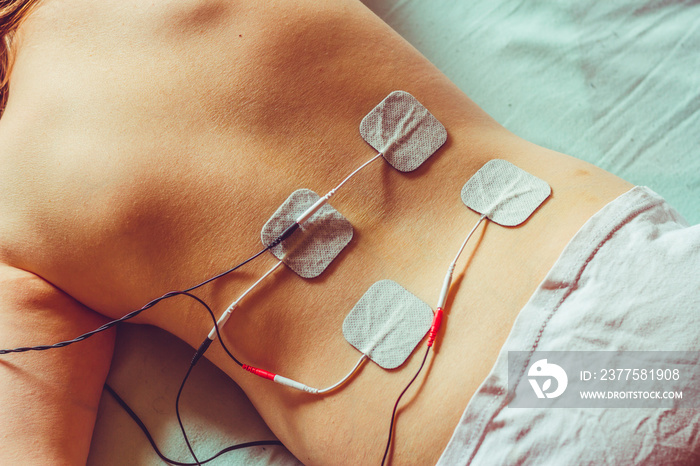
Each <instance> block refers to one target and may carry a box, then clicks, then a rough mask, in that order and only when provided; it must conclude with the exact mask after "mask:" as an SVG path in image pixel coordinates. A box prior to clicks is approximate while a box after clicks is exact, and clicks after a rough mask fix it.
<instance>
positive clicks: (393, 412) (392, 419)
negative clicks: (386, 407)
mask: <svg viewBox="0 0 700 466" xmlns="http://www.w3.org/2000/svg"><path fill="white" fill-rule="evenodd" d="M429 352H430V346H428V348H427V349H426V350H425V356H423V362H421V363H420V367H419V368H418V372H416V375H414V376H413V378H412V379H411V381H410V382H408V385H406V388H404V389H403V391H402V392H401V394H400V395H399V398H398V399H397V400H396V403H394V410H393V411H392V412H391V423H390V424H389V438H388V439H387V440H386V448H385V449H384V456H383V457H382V466H384V463H385V462H386V457H387V455H388V454H389V447H390V446H391V437H392V434H393V433H394V419H395V418H396V410H397V408H398V407H399V402H400V401H401V398H402V397H403V395H404V393H406V392H407V391H408V389H409V388H410V387H411V385H412V384H413V382H414V381H415V380H416V379H417V378H418V374H420V372H421V371H422V370H423V366H424V365H425V361H426V359H428V353H429Z"/></svg>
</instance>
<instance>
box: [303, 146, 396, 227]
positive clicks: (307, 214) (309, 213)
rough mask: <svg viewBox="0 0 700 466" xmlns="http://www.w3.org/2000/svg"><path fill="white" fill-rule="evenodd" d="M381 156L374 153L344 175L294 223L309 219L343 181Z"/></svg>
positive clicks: (345, 181) (346, 180)
mask: <svg viewBox="0 0 700 466" xmlns="http://www.w3.org/2000/svg"><path fill="white" fill-rule="evenodd" d="M381 156H382V153H381V152H379V153H378V154H377V155H375V156H374V157H372V158H371V159H369V160H368V161H366V162H365V163H363V164H362V165H360V166H359V167H358V168H356V169H355V171H353V172H352V173H350V174H349V175H348V176H346V177H345V179H344V180H343V181H341V182H340V183H339V184H338V186H336V187H335V188H333V189H331V190H330V191H328V193H327V194H326V195H325V196H323V197H321V198H320V199H319V200H318V201H316V202H315V203H314V204H313V205H311V207H309V208H308V209H306V211H305V212H304V213H303V214H301V215H300V216H299V217H298V218H297V219H296V221H295V223H297V224H299V225H301V224H302V223H304V222H305V221H307V220H308V219H309V217H311V216H312V215H313V214H315V213H316V212H317V211H318V209H320V208H321V207H323V205H324V204H325V203H326V202H328V200H329V199H330V198H331V197H332V196H333V195H334V194H335V192H336V191H337V190H338V189H340V187H341V186H343V185H344V184H345V183H347V182H348V180H349V179H350V178H352V177H353V176H355V175H356V174H357V173H358V172H359V171H360V170H362V169H363V168H365V167H366V166H367V165H369V164H370V163H372V162H374V161H375V160H377V159H378V158H379V157H381Z"/></svg>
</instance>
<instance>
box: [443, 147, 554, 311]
mask: <svg viewBox="0 0 700 466" xmlns="http://www.w3.org/2000/svg"><path fill="white" fill-rule="evenodd" d="M551 193H552V188H550V186H549V184H547V182H546V181H544V180H541V179H540V178H537V177H536V176H534V175H531V174H530V173H528V172H526V171H525V170H523V169H521V168H518V167H516V166H515V165H513V164H512V163H510V162H507V161H505V160H500V159H494V160H490V161H488V162H486V163H485V164H484V166H483V167H481V168H480V169H479V170H478V171H477V172H476V173H475V174H474V176H472V177H471V178H469V180H468V181H467V182H466V183H465V184H464V186H463V187H462V192H461V197H462V202H464V204H465V205H466V206H467V207H469V208H470V209H472V210H473V211H475V212H477V213H479V214H481V217H479V221H478V222H476V224H475V225H474V227H472V229H471V231H470V232H469V234H468V235H467V237H466V238H465V239H464V242H463V243H462V246H461V247H460V248H459V251H457V255H456V256H455V258H454V260H453V261H452V263H450V266H449V267H448V269H447V274H446V275H445V279H444V280H443V284H442V290H441V291H440V298H439V299H438V305H437V309H440V312H442V308H443V307H444V306H445V303H446V301H447V293H448V291H449V288H450V284H451V283H452V274H453V273H454V269H455V266H456V265H457V260H458V259H459V256H460V255H461V254H462V251H463V250H464V247H465V246H466V245H467V242H468V241H469V238H471V237H472V235H473V234H474V232H475V231H476V229H477V227H478V226H479V225H480V224H481V222H482V221H483V220H484V219H486V218H488V219H489V220H491V221H493V222H495V223H497V224H499V225H503V226H508V227H513V226H517V225H520V224H521V223H523V222H524V221H525V220H527V219H528V218H529V217H530V215H532V213H533V212H534V211H535V210H537V208H538V207H539V206H540V205H542V203H543V202H544V201H545V199H547V198H548V197H549V195H550V194H551Z"/></svg>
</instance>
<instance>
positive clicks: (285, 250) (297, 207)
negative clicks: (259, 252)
mask: <svg viewBox="0 0 700 466" xmlns="http://www.w3.org/2000/svg"><path fill="white" fill-rule="evenodd" d="M318 199H319V195H318V194H316V193H315V192H313V191H311V190H308V189H299V190H297V191H294V192H293V193H292V195H291V196H289V197H288V198H287V200H286V201H284V203H283V204H282V205H281V206H280V208H279V209H277V211H276V212H275V213H274V215H273V216H272V217H270V219H269V220H268V221H267V223H265V226H263V229H262V232H261V234H260V236H261V239H262V242H263V244H265V245H268V244H270V243H272V242H273V241H274V240H275V239H277V237H278V236H279V235H280V234H282V232H283V231H284V230H285V229H286V228H287V227H288V226H290V225H291V224H292V223H294V221H295V219H296V218H297V217H298V216H299V215H301V214H303V213H304V212H305V211H306V209H307V208H308V207H310V206H311V205H312V204H313V203H314V202H316V201H317V200H318ZM352 233H353V229H352V225H351V224H350V222H349V221H348V220H347V219H346V218H345V217H343V216H342V215H341V214H340V212H338V211H337V210H335V209H334V208H333V207H331V206H330V205H329V204H325V205H324V206H323V207H321V208H320V209H319V210H318V212H316V213H315V214H313V215H312V216H311V217H310V218H309V219H308V220H307V221H305V222H304V223H302V224H301V225H300V227H299V231H297V232H295V233H294V234H293V235H292V236H290V237H289V238H287V239H286V240H284V241H282V243H280V244H278V245H277V246H275V247H274V248H272V249H270V252H272V254H274V255H275V257H277V258H278V259H280V260H281V261H282V262H284V263H285V265H287V267H289V268H290V269H292V270H293V271H294V272H296V273H297V274H298V275H299V276H301V277H303V278H314V277H317V276H319V275H321V273H323V271H324V270H326V267H328V265H329V264H330V263H331V262H332V261H333V259H335V258H336V256H337V255H338V254H340V251H342V250H343V248H344V247H345V246H346V245H347V244H348V243H349V242H350V240H351V239H352Z"/></svg>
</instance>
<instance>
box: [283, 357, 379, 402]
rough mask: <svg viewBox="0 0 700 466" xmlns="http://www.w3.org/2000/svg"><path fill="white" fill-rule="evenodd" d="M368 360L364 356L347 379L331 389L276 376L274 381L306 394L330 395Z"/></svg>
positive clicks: (343, 379)
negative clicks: (310, 385)
mask: <svg viewBox="0 0 700 466" xmlns="http://www.w3.org/2000/svg"><path fill="white" fill-rule="evenodd" d="M366 359H367V355H365V354H363V355H362V356H360V359H359V360H358V361H357V363H356V364H355V367H353V368H352V370H351V371H350V372H348V373H347V375H346V376H345V377H343V378H342V379H341V380H340V381H338V382H336V383H335V384H333V385H331V386H330V387H326V388H313V387H309V386H308V385H305V384H303V383H301V382H297V381H296V380H292V379H288V378H287V377H282V376H281V375H277V374H276V375H275V377H274V378H273V379H272V380H273V381H275V382H276V383H278V384H281V385H285V386H287V387H292V388H296V389H297V390H301V391H303V392H306V393H312V394H314V395H323V394H324V393H328V392H330V391H333V390H335V389H337V388H338V387H340V386H341V385H343V384H344V383H345V382H347V381H348V379H349V378H350V377H352V376H353V374H354V373H355V372H357V369H359V367H360V366H361V365H362V363H363V362H364V361H365V360H366Z"/></svg>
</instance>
